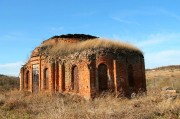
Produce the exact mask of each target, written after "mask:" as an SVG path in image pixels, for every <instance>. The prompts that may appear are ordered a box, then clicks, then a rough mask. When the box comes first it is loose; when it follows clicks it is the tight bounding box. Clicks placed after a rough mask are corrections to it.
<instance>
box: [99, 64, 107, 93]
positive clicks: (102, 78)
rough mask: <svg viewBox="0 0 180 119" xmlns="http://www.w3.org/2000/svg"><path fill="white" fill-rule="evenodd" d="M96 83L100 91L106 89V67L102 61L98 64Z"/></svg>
mask: <svg viewBox="0 0 180 119" xmlns="http://www.w3.org/2000/svg"><path fill="white" fill-rule="evenodd" d="M98 84H99V91H100V92H102V91H106V90H108V67H107V65H106V64H104V63H101V64H99V66H98Z"/></svg>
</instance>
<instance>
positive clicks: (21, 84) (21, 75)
mask: <svg viewBox="0 0 180 119" xmlns="http://www.w3.org/2000/svg"><path fill="white" fill-rule="evenodd" d="M23 88H24V67H22V68H21V70H20V91H22V90H23Z"/></svg>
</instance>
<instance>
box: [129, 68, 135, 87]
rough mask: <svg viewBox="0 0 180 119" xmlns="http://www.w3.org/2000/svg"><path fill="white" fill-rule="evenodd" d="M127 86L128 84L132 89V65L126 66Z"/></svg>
mask: <svg viewBox="0 0 180 119" xmlns="http://www.w3.org/2000/svg"><path fill="white" fill-rule="evenodd" d="M128 84H129V87H134V78H133V67H132V65H129V66H128Z"/></svg>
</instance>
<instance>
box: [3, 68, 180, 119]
mask: <svg viewBox="0 0 180 119" xmlns="http://www.w3.org/2000/svg"><path fill="white" fill-rule="evenodd" d="M146 77H147V90H148V91H147V95H141V96H140V95H137V96H134V97H133V98H132V99H127V98H123V97H122V98H116V97H114V96H113V94H110V93H105V94H102V95H101V96H100V97H98V98H96V99H94V100H84V99H82V98H80V97H78V96H72V95H63V94H53V95H49V94H47V93H38V94H30V93H28V92H20V91H18V82H17V78H15V77H5V76H0V119H31V118H33V119H180V97H179V96H178V93H177V95H169V94H168V95H164V94H162V93H161V88H163V87H173V88H174V89H177V90H179V88H180V69H179V68H175V69H171V68H167V69H159V70H148V71H146Z"/></svg>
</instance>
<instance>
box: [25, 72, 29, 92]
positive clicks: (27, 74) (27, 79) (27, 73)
mask: <svg viewBox="0 0 180 119" xmlns="http://www.w3.org/2000/svg"><path fill="white" fill-rule="evenodd" d="M29 80H30V75H29V71H27V72H26V80H25V86H26V87H25V88H26V89H29Z"/></svg>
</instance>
